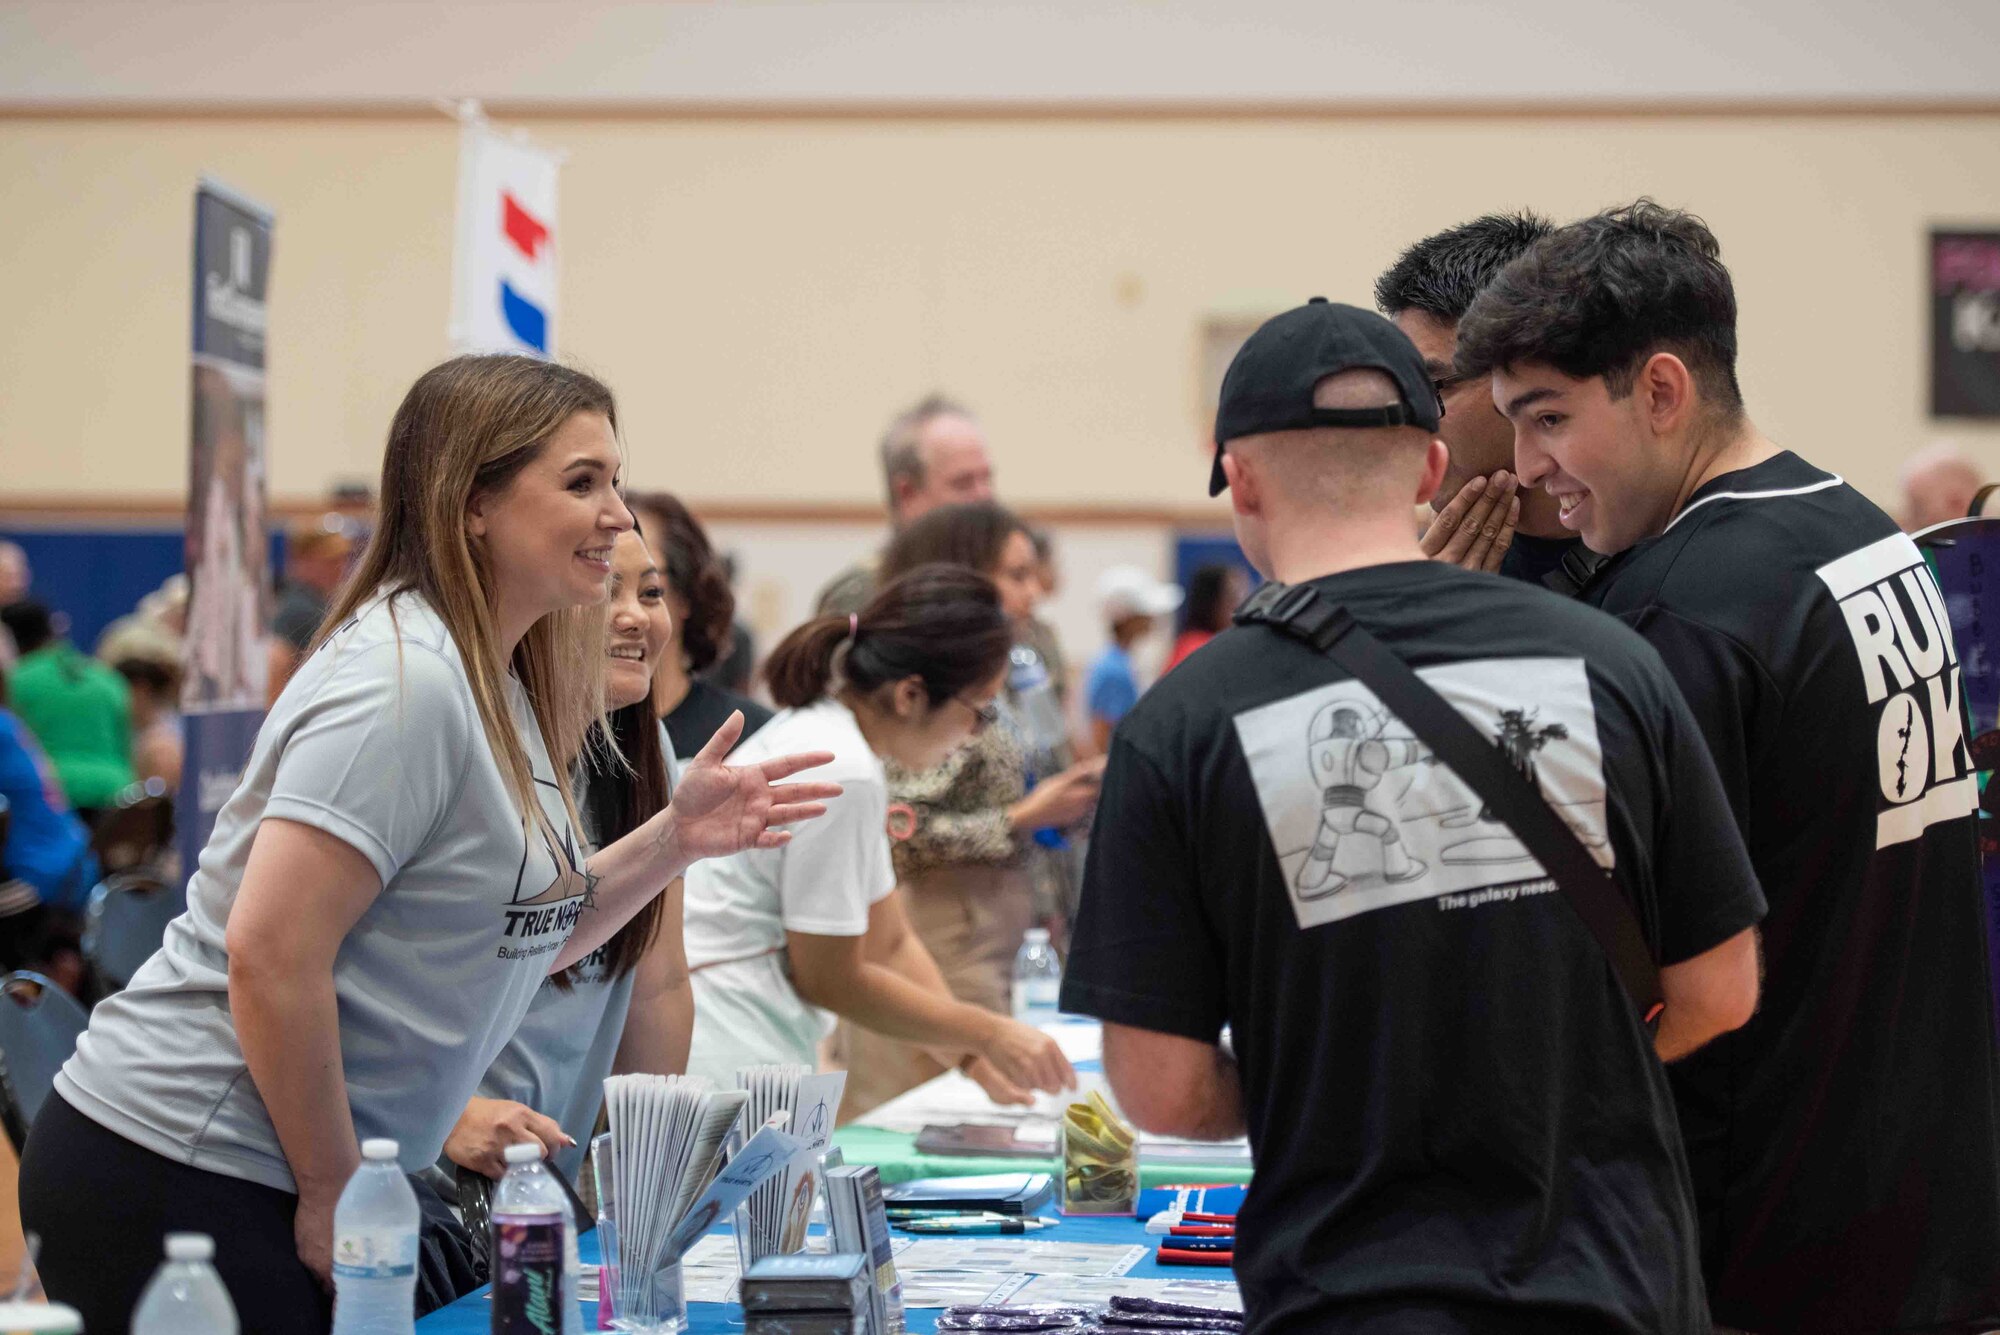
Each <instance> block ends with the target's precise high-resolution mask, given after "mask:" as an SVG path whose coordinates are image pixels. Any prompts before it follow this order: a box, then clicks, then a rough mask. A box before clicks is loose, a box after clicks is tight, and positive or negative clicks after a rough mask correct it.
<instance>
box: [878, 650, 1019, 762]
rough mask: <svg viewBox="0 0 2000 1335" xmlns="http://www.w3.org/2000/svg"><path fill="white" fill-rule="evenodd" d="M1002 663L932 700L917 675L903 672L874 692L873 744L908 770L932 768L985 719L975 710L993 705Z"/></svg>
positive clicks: (978, 729)
mask: <svg viewBox="0 0 2000 1335" xmlns="http://www.w3.org/2000/svg"><path fill="white" fill-rule="evenodd" d="M1006 681H1007V670H1006V669H1005V668H1004V667H1003V668H1002V669H1000V671H998V672H996V673H995V674H994V675H993V678H992V680H990V681H988V682H986V683H984V684H983V685H981V686H978V687H975V688H973V689H971V690H967V691H960V692H959V693H958V694H957V695H953V696H947V697H945V698H944V699H942V700H939V701H938V702H937V703H936V704H932V703H931V701H930V697H929V694H928V693H927V692H926V691H925V690H924V684H923V679H922V678H921V677H905V678H904V679H903V680H901V681H899V682H895V683H893V684H891V685H888V686H885V687H883V688H882V689H881V690H880V691H878V692H877V699H878V700H879V701H880V702H881V703H880V704H878V705H877V717H878V718H879V720H880V722H879V723H877V724H876V726H875V727H873V728H871V729H870V738H871V740H873V741H874V742H875V743H876V748H875V749H876V750H877V751H879V752H881V753H882V754H883V755H884V756H885V757H887V758H888V759H890V760H893V761H895V762H896V763H897V764H898V765H900V766H902V767H903V768H904V769H906V770H909V771H911V772H912V773H920V772H922V771H924V770H929V769H936V768H937V767H938V766H939V765H942V764H943V763H944V762H945V761H946V760H947V759H949V758H950V757H951V753H952V752H954V751H956V750H958V748H959V747H961V746H964V745H965V744H966V743H967V742H969V741H971V740H972V738H973V736H974V734H976V733H978V732H981V731H983V730H984V729H985V728H986V727H987V726H988V725H987V724H986V722H985V721H984V719H983V718H982V717H981V712H982V711H984V710H990V709H992V708H993V700H994V697H996V696H998V695H999V694H1000V688H1001V687H1002V686H1003V685H1005V684H1006Z"/></svg>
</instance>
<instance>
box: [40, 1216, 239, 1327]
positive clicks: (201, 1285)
mask: <svg viewBox="0 0 2000 1335" xmlns="http://www.w3.org/2000/svg"><path fill="white" fill-rule="evenodd" d="M214 1259H215V1239H214V1238H211V1237H209V1236H208V1234H206V1233H169V1234H167V1259H166V1260H165V1261H164V1262H163V1263H162V1264H161V1266H160V1268H159V1269H158V1270H155V1271H154V1272H153V1278H152V1279H151V1281H149V1282H148V1283H147V1285H146V1291H145V1292H144V1293H142V1294H140V1295H139V1306H138V1307H137V1308H135V1309H133V1312H132V1335H236V1332H237V1325H236V1308H235V1306H234V1305H233V1304H231V1303H230V1301H229V1290H228V1289H226V1288H224V1287H223V1285H222V1276H220V1275H218V1274H216V1273H215V1267H214V1266H212V1265H210V1264H209V1262H210V1261H212V1260H214ZM77 1329H79V1330H80V1329H82V1327H80V1326H79V1327H77Z"/></svg>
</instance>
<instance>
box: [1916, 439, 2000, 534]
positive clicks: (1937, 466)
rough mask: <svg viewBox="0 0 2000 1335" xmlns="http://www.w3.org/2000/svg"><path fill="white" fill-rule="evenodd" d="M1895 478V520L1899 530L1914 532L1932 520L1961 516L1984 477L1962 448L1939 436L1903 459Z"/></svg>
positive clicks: (1945, 519)
mask: <svg viewBox="0 0 2000 1335" xmlns="http://www.w3.org/2000/svg"><path fill="white" fill-rule="evenodd" d="M1897 481H1898V483H1899V484H1900V486H1901V496H1900V501H1901V503H1900V504H1899V505H1898V506H1897V507H1896V511H1897V512H1896V522H1897V523H1899V524H1901V525H1902V526H1903V532H1905V533H1915V532H1917V531H1918V530H1919V529H1926V528H1929V527H1930V526H1931V525H1933V524H1942V523H1945V522H1947V521H1949V520H1953V519H1963V518H1965V517H1966V515H1967V514H1969V513H1970V512H1971V510H1972V498H1973V497H1974V496H1975V495H1977V494H1978V492H1979V488H1980V487H1981V486H1983V485H1985V481H1986V479H1985V475H1984V474H1982V473H1981V472H1980V471H1979V465H1977V464H1975V463H1974V462H1972V459H1971V457H1970V456H1969V455H1967V454H1966V453H1965V451H1964V450H1961V449H1960V448H1959V447H1958V446H1956V445H1953V444H1951V443H1950V442H1948V441H1942V440H1940V441H1934V442H1932V443H1931V444H1929V445H1926V446H1924V447H1923V448H1922V449H1920V450H1918V451H1916V452H1915V453H1913V454H1912V455H1910V457H1909V458H1908V459H1905V460H1904V461H1903V467H1902V471H1901V473H1900V474H1899V475H1898V478H1897Z"/></svg>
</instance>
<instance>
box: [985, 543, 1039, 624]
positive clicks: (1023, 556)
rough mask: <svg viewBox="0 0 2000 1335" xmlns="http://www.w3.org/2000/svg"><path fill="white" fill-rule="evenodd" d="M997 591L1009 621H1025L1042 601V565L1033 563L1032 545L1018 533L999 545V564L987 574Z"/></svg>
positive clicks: (1033, 547) (1002, 609) (1036, 562)
mask: <svg viewBox="0 0 2000 1335" xmlns="http://www.w3.org/2000/svg"><path fill="white" fill-rule="evenodd" d="M986 577H987V578H988V579H990V580H992V581H993V583H994V586H995V587H996V588H998V589H999V590H1000V610H1001V611H1002V612H1005V613H1006V614H1007V619H1008V620H1009V621H1026V620H1027V619H1028V618H1029V617H1031V616H1033V615H1034V613H1035V605H1036V604H1037V603H1039V602H1040V601H1041V599H1042V577H1041V564H1040V562H1038V561H1037V560H1036V559H1035V541H1034V539H1033V538H1030V537H1029V536H1028V535H1027V533H1026V532H1024V531H1023V530H1021V529H1016V530H1014V532H1013V533H1011V534H1010V535H1008V538H1007V541H1006V542H1005V543H1004V544H1002V545H1001V548H1000V560H999V561H998V562H997V563H996V564H995V565H994V567H993V569H991V570H989V571H987V572H986Z"/></svg>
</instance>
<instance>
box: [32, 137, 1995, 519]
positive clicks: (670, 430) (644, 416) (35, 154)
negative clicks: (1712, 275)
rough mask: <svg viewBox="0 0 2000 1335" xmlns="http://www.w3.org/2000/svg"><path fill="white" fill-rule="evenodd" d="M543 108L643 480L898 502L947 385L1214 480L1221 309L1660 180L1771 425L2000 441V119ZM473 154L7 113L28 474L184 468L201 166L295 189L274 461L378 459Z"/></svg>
mask: <svg viewBox="0 0 2000 1335" xmlns="http://www.w3.org/2000/svg"><path fill="white" fill-rule="evenodd" d="M530 129H531V131H532V133H533V134H534V135H535V137H536V138H538V139H540V140H543V141H546V142H548V143H551V144H555V145H559V146H561V147H563V148H565V149H567V150H568V151H569V154H570V158H569V163H568V166H567V168H566V169H565V174H564V180H563V196H562V217H561V219H560V232H559V234H560V237H561V246H562V252H561V255H562V259H561V262H562V266H563V279H562V287H563V299H562V310H561V327H560V336H561V339H562V343H563V349H562V350H563V352H564V353H565V355H567V356H569V357H571V358H574V359H577V360H579V361H581V362H583V363H585V364H587V365H589V366H590V367H592V368H594V369H596V370H597V371H599V372H601V373H602V374H604V375H605V376H606V377H607V378H608V379H609V380H610V381H611V383H612V385H613V386H614V388H616V389H617V390H618V392H619V394H620V396H621V399H622V401H623V405H624V414H625V426H626V435H627V438H628V441H629V443H630V448H631V453H632V467H631V476H632V479H633V481H634V482H636V483H640V484H643V485H647V486H668V487H672V488H675V489H676V490H679V491H681V492H683V493H685V494H686V495H688V496H689V497H690V498H691V499H695V500H697V501H711V502H713V501H725V500H730V501H781V502H803V503H809V504H811V503H822V502H837V503H851V502H862V503H866V502H870V501H872V500H874V499H875V497H876V494H877V484H876V480H875V477H874V475H873V471H872V465H871V463H870V460H869V454H868V452H869V448H870V445H871V443H872V441H873V439H874V437H875V435H876V433H877V431H878V430H879V428H880V426H881V424H882V421H883V419H884V418H885V417H886V415H887V414H888V413H889V412H890V411H891V410H892V409H893V408H895V407H896V406H898V405H900V404H901V403H902V402H904V401H906V400H908V399H910V398H912V397H914V396H916V395H918V394H920V393H922V392H924V391H926V390H929V389H931V388H933V387H938V388H944V389H948V390H949V391H951V392H953V393H955V394H957V395H959V396H962V397H963V398H965V399H966V400H968V401H969V402H971V403H972V404H974V405H975V406H976V407H977V408H978V409H979V410H980V411H981V413H982V414H983V415H984V416H985V418H986V419H987V421H988V423H989V426H990V428H991V430H992V433H993V435H994V438H995V440H996V443H997V447H998V452H999V460H1000V466H1001V485H1002V489H1003V491H1004V492H1005V493H1006V495H1007V496H1008V497H1009V498H1010V499H1013V500H1016V501H1019V502H1022V503H1029V504H1034V503H1043V504H1082V505H1106V506H1130V507H1134V508H1159V507H1176V508H1179V507H1189V508H1192V509H1196V510H1197V511H1199V509H1200V507H1202V506H1204V505H1206V504H1207V503H1206V502H1205V501H1203V500H1202V496H1201V493H1202V479H1203V477H1204V475H1205V467H1206V465H1205V463H1204V462H1203V459H1202V457H1201V455H1200V452H1199V449H1198V447H1197V440H1198V437H1199V435H1200V433H1201V428H1202V423H1201V420H1200V418H1201V413H1200V409H1199V406H1198V404H1197V401H1196V400H1197V395H1196V390H1195V384H1194V381H1195V367H1196V361H1197V337H1198V328H1199V324H1200V321H1201V320H1202V318H1203V317H1204V316H1207V315H1210V314H1228V313H1253V312H1265V311H1270V310H1275V309H1278V308H1280V307H1283V306H1285V305H1288V304H1291V303H1293V302H1295V301H1297V300H1300V299H1302V298H1304V297H1306V296H1308V295H1311V294H1313V293H1316V292H1323V293H1326V294H1327V295H1330V296H1334V297H1336V298H1345V299H1349V300H1354V301H1362V302H1365V301H1366V300H1367V294H1368V290H1369V284H1370V282H1371V280H1372V278H1373V277H1374V275H1375V273H1376V272H1377V271H1378V270H1379V269H1380V268H1381V267H1382V266H1383V265H1384V264H1386V263H1387V262H1388V261H1389V260H1390V259H1391V258H1392V257H1393V256H1394V254H1395V252H1396V251H1397V249H1398V248H1399V247H1400V246H1401V245H1403V244H1405V243H1407V242H1408V241H1410V240H1413V239H1415V238H1416V237H1418V236H1420V235H1422V234H1424V233H1425V232H1427V231H1429V230H1432V229H1435V228H1437V227H1441V226H1444V225H1447V224H1450V223H1452V222H1455V221H1458V220H1460V219H1462V218H1465V217H1467V216H1469V215H1471V214H1473V213H1476V212H1479V211H1482V210H1485V209H1489V208H1494V207H1512V206H1517V205H1523V204H1526V205H1532V206H1534V207H1536V208H1539V209H1542V210H1545V211H1547V212H1549V213H1552V214H1555V215H1558V216H1567V215H1573V214H1575V213H1578V212H1580V211H1583V210H1587V209H1590V208H1594V207H1597V206H1599V205H1602V204H1605V203H1609V202H1614V201H1618V200H1622V199H1626V198H1629V197H1631V196H1632V195H1634V194H1637V193H1639V192H1641V191H1646V192H1650V193H1652V194H1654V195H1656V196H1658V197H1660V198H1661V199H1663V200H1666V201H1669V202H1672V203H1677V204H1686V205H1690V206H1693V207H1696V208H1698V209H1699V210H1700V211H1701V212H1703V213H1704V214H1705V215H1706V216H1707V217H1708V219H1709V220H1710V222H1711V223H1713V224H1714V226H1715V227H1716V229H1717V231H1718V232H1719V234H1720V235H1721V237H1722V240H1723V244H1724V249H1725V257H1726V258H1727V260H1728V261H1729V263H1730V264H1731V267H1732V268H1733V270H1734V271H1735V274H1736V277H1737V283H1738V290H1739V294H1740V296H1741V301H1742V308H1743V326H1742V328H1743V339H1742V341H1743V365H1742V370H1743V379H1744V384H1745V389H1746V392H1747V394H1748V396H1749V400H1750V404H1751V409H1752V412H1753V414H1754V415H1755V416H1756V417H1757V418H1758V420H1759V422H1760V423H1761V424H1762V425H1763V426H1764V428H1765V429H1766V430H1767V431H1768V432H1770V433H1771V434H1772V435H1774V436H1776V437H1777V438H1778V439H1779V440H1780V441H1782V442H1784V443H1786V444H1790V445H1793V446H1796V447H1798V448H1800V449H1801V450H1802V451H1804V452H1806V453H1808V454H1809V455H1810V456H1812V457H1813V458H1815V459H1816V460H1817V461H1819V462H1821V463H1824V464H1826V465H1828V466H1830V467H1833V468H1836V469H1838V470H1840V471H1842V472H1844V473H1846V474H1847V475H1848V476H1849V477H1850V478H1851V479H1852V480H1854V481H1855V482H1856V483H1858V484H1859V485H1861V486H1862V487H1863V488H1864V489H1865V490H1867V491H1869V492H1870V493H1871V494H1874V495H1876V496H1877V497H1878V498H1886V497H1887V495H1888V493H1889V491H1890V489H1891V487H1892V485H1893V477H1894V471H1895V467H1896V463H1897V461H1898V460H1899V459H1900V458H1901V457H1902V455H1904V454H1905V453H1906V452H1907V451H1908V450H1910V449H1911V448H1913V447H1915V446H1917V445H1920V444H1922V443H1924V442H1926V441H1929V440H1932V439H1936V438H1939V437H1946V436H1948V437H1952V438H1956V439H1960V440H1963V441H1965V442H1967V443H1968V444H1970V445H1971V446H1973V447H1974V448H1975V449H1976V450H1978V451H1979V452H1980V454H1981V457H1982V458H1983V459H1984V460H1985V462H1986V463H1987V465H1988V466H1989V468H1991V469H1992V471H1993V472H1994V473H1995V474H1996V475H2000V429H1996V428H1995V427H1993V426H1985V427H1981V426H1976V425H1971V424H1962V423H1961V424H1950V423H1937V422H1932V421H1931V420H1929V419H1928V417H1927V415H1926V411H1925V394H1926V389H1925V356H1926V349H1925V339H1926V333H1925V330H1926V320H1927V313H1926V309H1927V308H1926V303H1925V297H1924V292H1925V272H1924V270H1925V255H1926V252H1925V229H1926V227H1927V226H1928V225H1930V224H1931V223H1934V222H1949V223H1987V224H1993V223H1995V222H2000V113H1996V114H1993V115H1983V116H1974V115H1957V116H1928V117H1926V116H1914V115H1884V116H1871V117H1860V116H1856V117H1833V116H1804V115H1795V116H1789V117H1787V116H1757V117H1745V116H1731V117H1694V116H1651V117H1645V116H1638V117H1627V118H1610V117H1570V118H1555V117H1548V118H1528V117H1500V118H1496V117H1490V116H1488V117H1478V118H1472V117H1465V118H1451V117H1401V118H1358V117H1341V116H1325V117H1318V118H1300V119H1290V120H1287V119H1271V118H1257V117H1246V118H1240V119H1209V120H1198V119H1160V118H1144V117H1137V118H1126V119H1099V120H1090V119H1075V118H1072V119H1063V118H1026V119H1018V120H1007V119H994V118H962V119H939V118H929V119H926V118H921V117H917V116H906V117H895V118H878V119H867V118H853V117H849V118H835V117H821V118H798V119H791V120H785V119H761V118H749V119H737V120H728V119H701V118H687V119H667V118H656V117H638V116H635V117H630V118H625V119H616V118H609V119H597V120H538V121H535V122H533V123H532V124H531V126H530ZM455 148H456V138H455V130H454V127H453V126H452V125H451V124H450V123H449V122H448V121H446V120H444V119H443V118H441V117H440V118H438V119H434V120H432V119H409V120H399V119H361V118H355V119H308V118H303V117H301V118H280V119H267V120H230V119H213V118H210V119H202V118H194V119H148V118H140V117H135V118H131V119H101V120H91V119H60V118H57V119H46V118H34V117H12V118H5V117H0V182H4V183H5V184H4V185H0V196H4V201H5V216H6V219H7V222H6V244H5V247H4V251H0V265H3V266H4V281H0V290H4V292H5V297H6V305H7V314H6V318H5V319H4V320H0V494H4V495H5V496H7V497H13V498H21V497H34V496H47V495H64V496H76V495H79V494H87V493H107V494H113V495H118V496H129V497H156V498H168V497H171V496H174V495H176V494H178V492H179V490H180V488H181V485H182V478H183V472H184V468H185V441H186V429H187V428H186V378H187V372H186V356H187V324H188V315H187V308H188V291H187V288H188V281H189V280H188V276H187V274H188V247H189V219H190V212H191V209H190V201H189V192H190V190H191V188H192V186H193V183H194V181H195V179H196V177H197V176H198V175H200V174H201V173H203V172H208V173H211V174H213V175H215V176H217V177H218V178H220V179H222V180H224V181H227V182H229V183H230V184H232V185H234V186H236V187H237V188H239V189H240V190H242V191H244V192H245V193H247V194H249V195H251V196H252V197H254V198H258V199H261V200H263V201H264V202H266V203H268V204H270V205H271V206H273V207H274V208H275V209H276V211H277V214H278V219H279V221H278V236H277V251H276V270H275V278H274V289H273V299H272V328H273V333H272V338H271V361H272V372H271V380H272V383H271V401H272V408H271V416H270V421H271V437H270V439H271V442H272V450H273V457H272V463H271V478H272V485H273V488H274V491H275V492H276V493H278V494H279V495H280V496H281V497H282V496H303V495H309V494H313V493H318V492H320V491H322V490H324V489H325V488H326V487H328V486H330V485H331V484H333V483H336V482H339V481H343V480H349V479H357V478H359V479H366V478H368V477H369V476H370V475H371V474H372V473H373V471H374V467H375V461H376V457H377V451H378V449H379V442H380V439H381V437H382V434H383V431H384V428H385V426H386V424H387V421H388V417H389V414H390V412H391V411H392V409H393V407H394V405H395V402H396V400H397V397H398V396H399V394H400V393H401V391H402V390H403V388H404V387H405V386H406V385H407V383H408V382H409V380H410V379H411V377H412V376H414V375H415V374H416V373H417V371H419V370H420V369H421V368H422V367H423V366H425V365H426V364H428V363H429V362H431V361H433V360H435V359H436V358H438V357H439V356H441V355H443V353H444V351H445V344H444V328H445V318H446V307H447V302H448V296H449V247H450V229H451V208H452V192H453V181H454V175H453V173H454V154H455ZM1214 513H1217V514H1218V516H1219V514H1220V512H1219V511H1215V512H1214Z"/></svg>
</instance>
